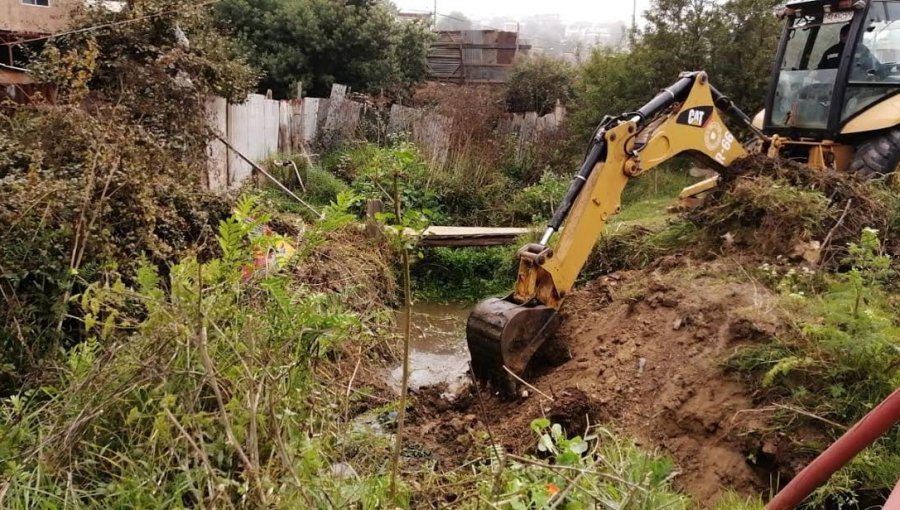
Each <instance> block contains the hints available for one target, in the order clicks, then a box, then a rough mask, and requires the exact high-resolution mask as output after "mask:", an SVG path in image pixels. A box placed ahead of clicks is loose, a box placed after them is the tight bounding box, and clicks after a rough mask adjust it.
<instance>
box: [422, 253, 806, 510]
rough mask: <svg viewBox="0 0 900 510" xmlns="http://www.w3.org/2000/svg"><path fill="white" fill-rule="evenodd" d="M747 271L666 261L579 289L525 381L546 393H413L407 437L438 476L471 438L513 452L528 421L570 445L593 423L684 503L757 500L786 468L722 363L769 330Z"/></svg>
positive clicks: (769, 299) (527, 440) (779, 444)
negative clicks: (632, 450)
mask: <svg viewBox="0 0 900 510" xmlns="http://www.w3.org/2000/svg"><path fill="white" fill-rule="evenodd" d="M751 267H752V266H751ZM748 269H749V267H745V265H744V264H742V263H741V262H740V261H737V260H718V261H715V262H696V261H694V260H691V259H684V258H668V259H662V260H661V261H659V262H658V263H657V264H656V265H655V267H651V268H649V269H645V270H640V271H625V272H619V273H614V274H612V275H609V276H606V277H604V278H601V279H599V280H596V281H594V282H591V283H589V284H587V285H585V286H583V287H582V288H580V289H579V290H578V291H576V292H574V293H573V294H572V295H571V296H570V297H569V298H568V299H567V301H566V303H565V306H564V308H563V313H564V320H563V326H562V328H561V330H560V331H559V333H558V334H557V335H556V337H555V338H554V339H553V340H552V341H550V342H549V343H548V345H547V346H546V347H545V348H544V349H543V350H542V352H541V353H540V355H539V356H537V357H536V359H535V362H534V363H533V365H535V366H534V367H533V368H532V369H531V372H530V373H529V374H527V376H526V379H527V380H528V382H529V383H530V384H532V385H533V386H534V387H535V388H536V389H537V390H539V391H540V393H543V394H545V395H546V396H542V395H541V394H540V393H536V392H534V391H530V392H529V396H527V397H525V398H518V399H516V400H512V401H510V400H506V399H503V398H501V397H500V396H499V395H497V394H492V393H491V392H490V391H488V390H483V391H481V392H477V391H475V390H474V389H473V388H472V387H471V386H470V387H469V388H468V389H467V390H465V391H463V393H461V394H460V395H459V396H458V398H457V399H456V400H455V401H454V402H448V401H447V400H446V398H442V397H441V394H442V393H443V392H444V389H443V388H430V389H423V390H421V391H419V392H417V394H416V397H417V402H416V405H415V406H414V407H413V411H412V420H413V427H414V438H415V440H416V441H417V442H419V443H421V444H422V445H424V446H425V447H426V448H428V449H430V450H431V451H433V452H434V453H435V454H436V456H437V457H438V458H439V459H440V460H441V462H442V463H443V464H445V466H446V467H448V468H451V467H454V466H458V465H460V464H461V463H463V462H466V461H467V460H472V459H473V458H474V457H476V456H477V455H479V454H480V453H482V452H479V451H477V449H474V450H473V448H472V445H473V437H474V436H475V435H476V434H478V433H479V432H481V433H483V432H484V431H485V430H486V429H488V428H489V429H490V432H491V434H492V435H493V437H494V439H495V440H496V441H498V442H500V443H502V444H503V445H504V446H505V447H506V448H508V449H509V450H511V451H514V452H518V453H524V452H528V451H531V449H532V448H533V445H534V435H533V433H532V432H531V430H530V428H529V423H530V422H531V420H533V419H534V418H537V417H541V416H546V417H548V418H550V419H551V420H552V421H554V422H557V423H560V424H562V425H563V426H564V427H565V428H566V429H567V431H568V433H569V434H571V435H574V434H583V433H584V431H585V429H586V428H587V427H588V426H589V425H590V424H596V423H603V424H605V425H607V426H610V427H612V428H613V429H615V430H618V431H619V432H621V433H623V434H624V435H626V436H630V437H632V438H634V439H636V440H637V441H638V442H639V444H640V446H642V447H643V448H645V449H649V450H657V451H660V452H663V453H665V454H668V455H669V456H671V457H672V458H673V459H674V460H675V462H676V463H677V465H678V466H679V469H680V474H679V475H678V477H677V478H676V479H675V483H676V485H677V486H678V487H679V488H680V489H683V490H684V491H686V492H687V493H689V494H691V495H692V496H694V497H695V498H696V500H697V501H710V500H711V499H714V498H715V497H717V496H718V495H720V494H722V493H723V492H724V491H726V490H735V491H737V492H739V493H743V494H748V495H749V494H762V493H768V491H769V489H770V486H771V480H772V479H773V477H774V476H775V473H776V472H777V471H781V470H786V469H789V467H790V466H788V464H790V461H789V460H788V459H785V458H782V456H781V455H780V452H781V451H782V450H783V449H784V446H785V445H784V442H785V441H786V440H785V439H784V438H782V437H781V436H779V435H778V434H777V431H776V430H774V428H773V429H770V428H767V420H768V418H769V417H770V413H771V410H770V409H757V408H756V406H755V405H754V401H753V395H752V394H751V392H750V390H749V389H748V388H747V387H746V386H745V385H744V384H743V383H742V382H741V381H740V380H738V379H737V378H736V377H735V376H734V375H732V374H730V373H728V371H727V369H726V368H725V367H724V365H723V363H724V361H725V360H727V359H728V358H729V357H730V356H731V355H732V354H733V353H734V352H735V349H737V348H738V347H739V346H740V345H742V344H744V343H747V342H754V341H759V340H761V339H764V338H767V337H769V336H771V335H774V334H776V333H777V331H778V329H779V321H778V318H777V317H776V311H775V307H774V298H773V296H772V294H771V293H770V291H768V290H767V289H766V288H764V287H763V286H762V285H760V284H757V283H754V282H753V279H752V278H750V276H749V273H748ZM479 395H480V402H479ZM548 397H549V398H548Z"/></svg>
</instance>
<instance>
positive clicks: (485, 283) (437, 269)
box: [412, 246, 518, 303]
mask: <svg viewBox="0 0 900 510" xmlns="http://www.w3.org/2000/svg"><path fill="white" fill-rule="evenodd" d="M515 252H516V247H513V246H501V247H488V248H431V249H426V250H424V251H423V252H422V259H421V260H419V261H418V262H417V263H416V264H415V265H414V266H413V268H412V276H413V282H414V285H413V288H414V289H415V292H416V293H417V294H418V296H419V298H420V299H423V300H425V301H432V302H438V303H440V302H444V303H446V302H475V301H478V300H480V299H482V298H485V297H488V296H496V295H500V294H504V293H507V292H509V291H510V290H512V285H513V282H515V277H516V270H517V268H518V262H517V260H516V257H515Z"/></svg>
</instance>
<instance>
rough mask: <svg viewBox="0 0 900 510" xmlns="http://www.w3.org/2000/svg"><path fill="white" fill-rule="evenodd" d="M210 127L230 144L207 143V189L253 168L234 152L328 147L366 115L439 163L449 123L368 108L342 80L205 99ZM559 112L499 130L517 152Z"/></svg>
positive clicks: (257, 157)
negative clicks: (231, 99) (323, 88)
mask: <svg viewBox="0 0 900 510" xmlns="http://www.w3.org/2000/svg"><path fill="white" fill-rule="evenodd" d="M207 111H208V117H209V123H210V127H211V128H212V129H213V130H214V132H215V133H216V134H218V135H219V136H221V137H222V138H224V139H225V140H227V141H228V144H229V145H231V147H233V148H234V150H231V149H229V148H228V147H227V146H226V144H224V143H222V142H221V141H219V140H214V141H213V142H211V143H210V144H209V147H208V149H207V152H208V154H209V162H210V168H209V187H210V189H211V190H213V191H225V190H229V189H234V188H237V187H239V186H241V184H243V183H244V182H245V181H246V180H247V179H248V178H250V177H251V176H252V175H253V169H252V167H251V165H250V164H249V163H247V162H246V161H245V160H244V159H243V158H241V156H239V155H238V154H237V153H235V151H238V152H240V153H241V154H242V155H243V156H245V157H246V158H248V159H250V160H252V161H261V160H263V159H266V158H268V157H271V156H274V155H275V154H277V153H297V152H300V151H303V150H309V148H310V146H311V145H313V144H314V143H324V144H325V145H327V146H334V145H336V144H337V143H339V142H340V141H342V140H347V139H355V138H358V137H359V135H360V133H359V131H360V124H361V122H362V119H363V118H364V116H366V115H368V114H373V115H378V116H382V118H383V115H386V116H387V118H386V119H384V120H386V121H387V130H388V132H389V133H400V132H404V133H408V134H409V137H410V139H411V141H412V142H413V143H414V144H415V145H416V146H417V147H418V148H419V150H420V151H421V152H422V154H423V155H424V156H425V158H426V159H427V160H428V162H429V164H430V165H432V166H433V167H437V168H440V167H443V166H444V165H445V164H446V162H447V159H448V156H449V152H450V139H451V134H452V130H453V122H452V120H451V119H449V118H447V117H443V116H441V115H439V114H437V113H435V112H433V111H429V110H424V109H416V108H409V107H405V106H400V105H394V106H392V107H391V109H390V111H389V112H377V111H375V112H373V111H370V107H369V106H368V105H367V104H365V103H362V102H359V101H354V100H352V99H351V98H350V97H349V96H348V89H347V87H346V86H344V85H334V86H333V87H332V89H331V96H330V97H328V98H310V97H307V98H302V99H291V100H286V101H276V100H272V99H267V98H266V97H265V96H262V95H259V94H252V95H250V96H249V97H248V98H247V100H246V101H245V102H243V103H241V104H229V103H227V102H226V101H225V100H224V99H222V98H218V97H217V98H212V99H210V100H209V101H208V102H207ZM564 115H565V109H563V108H561V107H559V108H557V110H556V111H555V112H553V113H551V114H549V115H545V116H543V117H538V116H537V114H536V113H529V114H519V115H512V116H510V118H509V119H508V121H507V123H505V124H504V125H503V126H501V129H502V130H503V131H505V132H507V133H510V134H511V135H513V136H515V137H516V139H517V146H516V147H517V149H516V154H517V157H518V156H519V155H520V152H522V151H524V150H525V147H527V144H529V143H532V142H534V141H536V140H539V139H540V138H539V137H540V136H543V135H544V134H545V133H547V132H550V131H555V130H556V129H557V128H558V126H559V124H560V122H562V119H563V117H564Z"/></svg>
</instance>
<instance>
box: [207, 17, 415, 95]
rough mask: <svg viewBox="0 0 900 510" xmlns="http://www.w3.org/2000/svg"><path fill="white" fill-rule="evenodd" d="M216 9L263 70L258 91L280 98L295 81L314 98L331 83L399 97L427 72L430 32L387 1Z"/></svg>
mask: <svg viewBox="0 0 900 510" xmlns="http://www.w3.org/2000/svg"><path fill="white" fill-rule="evenodd" d="M216 12H217V16H218V19H219V24H220V26H221V27H222V28H223V29H225V30H230V31H232V32H233V33H234V34H235V35H236V36H237V37H238V38H239V39H240V40H242V41H243V42H244V44H245V45H246V47H247V49H248V51H249V53H250V59H251V62H252V63H254V64H255V65H256V66H257V67H258V68H259V69H260V70H261V71H262V72H263V74H264V76H263V78H262V80H261V81H260V83H259V90H260V91H261V92H265V91H266V90H272V91H273V93H274V94H275V95H276V96H277V97H290V96H292V95H293V94H294V90H295V86H296V84H297V83H302V84H303V88H304V89H305V90H306V91H308V92H309V93H311V94H316V95H326V94H327V93H328V91H329V90H330V88H331V85H332V84H334V83H343V84H345V85H349V86H350V87H352V88H353V89H356V90H359V91H368V92H381V91H385V92H393V93H398V92H402V91H403V90H405V89H408V88H409V87H410V86H412V85H413V84H415V83H417V82H419V81H421V80H423V79H424V77H425V74H426V71H427V68H426V64H425V57H426V55H427V51H428V45H429V43H430V34H429V32H428V31H427V29H426V28H425V26H424V25H423V24H421V23H417V22H408V21H401V20H399V19H398V18H397V17H396V15H395V14H396V13H395V10H394V8H393V6H392V5H391V4H389V3H387V2H385V1H383V0H375V1H373V0H355V1H354V0H222V1H221V2H219V3H218V4H217V6H216Z"/></svg>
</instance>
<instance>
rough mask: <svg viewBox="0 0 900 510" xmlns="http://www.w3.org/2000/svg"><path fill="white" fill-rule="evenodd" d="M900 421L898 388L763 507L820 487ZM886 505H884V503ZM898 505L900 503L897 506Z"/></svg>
mask: <svg viewBox="0 0 900 510" xmlns="http://www.w3.org/2000/svg"><path fill="white" fill-rule="evenodd" d="M898 421H900V388H898V389H896V390H894V392H893V393H891V395H890V396H889V397H888V398H886V399H884V401H883V402H882V403H880V404H878V407H876V408H875V409H872V410H871V411H870V412H869V414H867V415H866V416H865V417H864V418H863V419H862V420H859V422H858V423H857V424H856V425H854V426H853V427H852V428H851V429H850V430H848V431H847V432H845V433H844V435H843V436H841V437H840V439H838V440H837V441H835V442H834V444H832V445H831V446H829V447H828V449H827V450H825V451H824V452H822V454H821V455H819V456H818V457H816V459H815V460H813V461H812V462H811V463H810V464H809V465H808V466H806V467H805V468H803V471H801V472H800V474H799V475H797V476H796V477H795V478H794V479H793V480H791V483H789V484H787V487H785V488H784V489H782V490H781V492H779V493H778V494H777V495H776V496H775V497H774V498H773V499H772V501H770V502H769V504H768V505H766V510H790V509H792V508H794V507H796V506H797V505H799V504H800V503H801V502H802V501H803V500H804V499H806V498H807V496H809V495H810V494H812V493H813V491H814V490H816V489H817V488H819V487H821V486H822V485H824V484H825V482H827V481H828V479H829V478H831V475H833V474H834V473H835V472H836V471H837V470H838V469H840V468H842V467H844V466H845V465H846V464H847V463H848V462H850V461H851V460H852V459H853V457H855V456H856V454H858V453H859V452H861V451H862V450H863V449H864V448H866V447H867V446H869V445H870V444H872V443H874V442H875V440H876V439H878V438H879V437H880V436H881V435H882V434H884V433H885V432H887V431H888V430H889V429H890V428H891V427H893V426H894V425H895V424H896V423H897V422H898ZM886 508H887V507H886ZM898 509H900V507H898Z"/></svg>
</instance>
